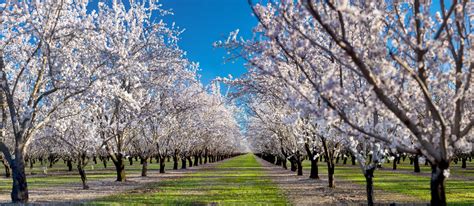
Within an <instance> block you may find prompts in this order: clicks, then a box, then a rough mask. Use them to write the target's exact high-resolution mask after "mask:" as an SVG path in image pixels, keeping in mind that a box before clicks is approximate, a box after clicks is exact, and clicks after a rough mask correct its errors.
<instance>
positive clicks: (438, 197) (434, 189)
mask: <svg viewBox="0 0 474 206" xmlns="http://www.w3.org/2000/svg"><path fill="white" fill-rule="evenodd" d="M448 168H449V163H441V164H438V165H434V164H433V165H432V166H431V184H430V186H431V205H433V206H445V205H446V193H445V180H446V177H445V176H444V175H445V174H444V172H445V171H446V170H447V169H448Z"/></svg>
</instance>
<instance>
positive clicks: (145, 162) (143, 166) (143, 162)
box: [140, 157, 148, 177]
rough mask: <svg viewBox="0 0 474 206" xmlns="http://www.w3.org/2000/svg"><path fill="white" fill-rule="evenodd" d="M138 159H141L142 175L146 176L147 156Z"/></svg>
mask: <svg viewBox="0 0 474 206" xmlns="http://www.w3.org/2000/svg"><path fill="white" fill-rule="evenodd" d="M140 160H141V161H142V177H146V174H147V172H148V158H146V157H140Z"/></svg>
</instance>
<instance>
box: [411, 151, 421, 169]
mask: <svg viewBox="0 0 474 206" xmlns="http://www.w3.org/2000/svg"><path fill="white" fill-rule="evenodd" d="M413 166H414V168H413V171H414V172H416V173H419V172H420V171H421V170H420V162H419V160H418V155H415V157H414V158H413Z"/></svg>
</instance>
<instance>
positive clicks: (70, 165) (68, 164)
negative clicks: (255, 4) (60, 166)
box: [66, 159, 72, 172]
mask: <svg viewBox="0 0 474 206" xmlns="http://www.w3.org/2000/svg"><path fill="white" fill-rule="evenodd" d="M66 164H67V169H68V171H69V172H70V171H72V161H71V160H69V159H68V160H66Z"/></svg>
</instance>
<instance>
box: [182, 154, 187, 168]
mask: <svg viewBox="0 0 474 206" xmlns="http://www.w3.org/2000/svg"><path fill="white" fill-rule="evenodd" d="M181 169H186V158H184V157H183V158H181Z"/></svg>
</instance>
